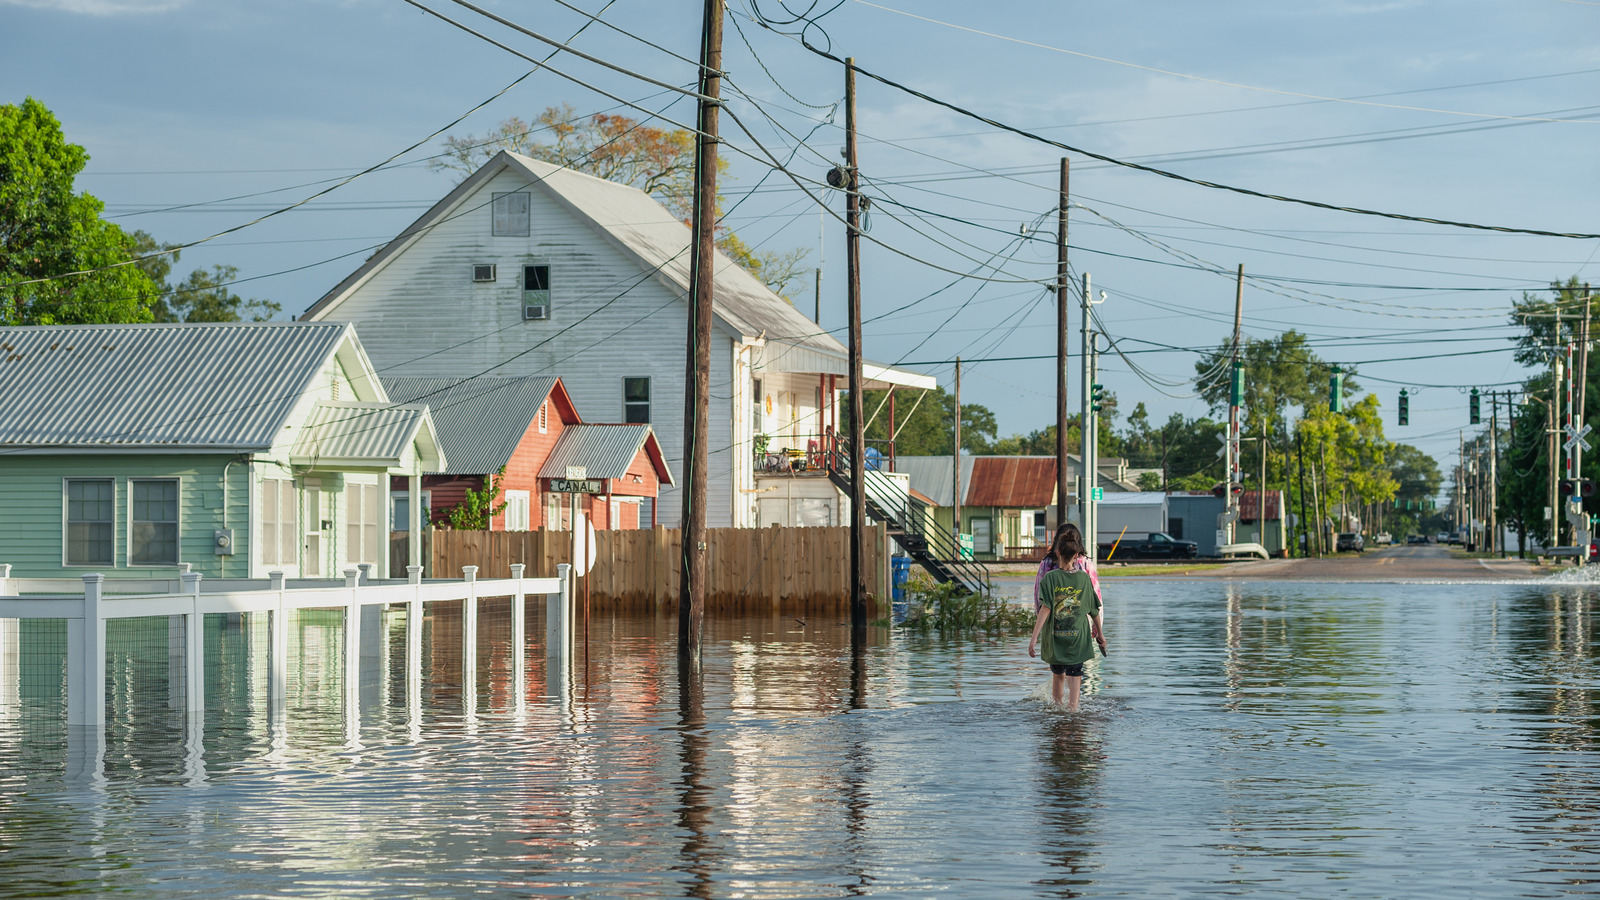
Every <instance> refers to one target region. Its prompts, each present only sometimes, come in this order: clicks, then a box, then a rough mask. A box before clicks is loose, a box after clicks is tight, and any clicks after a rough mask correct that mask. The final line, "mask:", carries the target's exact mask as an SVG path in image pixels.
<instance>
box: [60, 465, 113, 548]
mask: <svg viewBox="0 0 1600 900" xmlns="http://www.w3.org/2000/svg"><path fill="white" fill-rule="evenodd" d="M65 495H66V497H65V505H66V513H67V514H66V521H67V530H66V542H67V549H66V553H65V554H64V555H65V560H64V561H65V563H66V564H67V565H69V566H109V565H113V564H115V562H116V529H117V482H116V481H115V480H114V479H111V478H68V479H67V481H66V487H65Z"/></svg>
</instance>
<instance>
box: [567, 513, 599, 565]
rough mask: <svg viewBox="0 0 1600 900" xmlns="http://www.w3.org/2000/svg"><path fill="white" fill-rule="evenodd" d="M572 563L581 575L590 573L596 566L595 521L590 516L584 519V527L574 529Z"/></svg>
mask: <svg viewBox="0 0 1600 900" xmlns="http://www.w3.org/2000/svg"><path fill="white" fill-rule="evenodd" d="M572 543H573V547H572V551H573V552H572V557H573V559H572V565H573V568H574V569H575V570H576V571H577V574H579V575H587V574H589V570H590V569H593V568H594V559H595V547H594V523H593V522H591V521H589V519H588V517H585V518H584V519H583V527H581V528H576V529H573V535H572Z"/></svg>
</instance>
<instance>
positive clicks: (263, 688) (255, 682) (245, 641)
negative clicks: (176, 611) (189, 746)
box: [203, 612, 271, 755]
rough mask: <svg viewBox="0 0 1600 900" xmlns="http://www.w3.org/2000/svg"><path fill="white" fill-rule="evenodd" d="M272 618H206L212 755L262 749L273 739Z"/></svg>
mask: <svg viewBox="0 0 1600 900" xmlns="http://www.w3.org/2000/svg"><path fill="white" fill-rule="evenodd" d="M270 616H271V614H270V613H267V612H247V613H212V614H208V615H207V616H206V617H205V631H204V640H203V652H204V659H205V686H206V693H205V701H206V710H205V740H206V747H207V752H208V753H212V754H215V753H217V752H219V751H221V752H223V754H224V755H231V753H232V751H235V750H242V749H244V748H249V747H252V746H259V745H260V744H261V743H262V742H263V741H265V740H266V739H267V736H268V726H269V715H270V714H269V710H268V707H267V697H268V689H269V687H270V672H269V667H270V666H271V653H270V650H271V643H270V641H271V638H270V630H269V625H270V621H271V619H270Z"/></svg>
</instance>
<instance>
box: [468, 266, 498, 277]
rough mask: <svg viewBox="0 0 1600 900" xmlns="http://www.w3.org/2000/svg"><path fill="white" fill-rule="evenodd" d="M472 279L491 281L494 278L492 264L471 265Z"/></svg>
mask: <svg viewBox="0 0 1600 900" xmlns="http://www.w3.org/2000/svg"><path fill="white" fill-rule="evenodd" d="M472 280H473V281H493V280H494V266H493V265H492V264H491V265H487V266H473V267H472Z"/></svg>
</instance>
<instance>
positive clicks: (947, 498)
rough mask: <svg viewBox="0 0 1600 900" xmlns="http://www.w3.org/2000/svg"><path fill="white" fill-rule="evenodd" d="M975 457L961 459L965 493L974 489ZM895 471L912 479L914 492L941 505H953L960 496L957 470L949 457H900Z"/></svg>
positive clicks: (896, 459) (896, 460) (896, 461)
mask: <svg viewBox="0 0 1600 900" xmlns="http://www.w3.org/2000/svg"><path fill="white" fill-rule="evenodd" d="M972 465H973V457H970V456H966V455H963V456H962V457H961V487H962V493H965V492H966V491H967V489H969V488H970V487H971V486H972ZM894 470H895V471H896V472H904V473H906V474H907V475H909V476H911V489H912V490H914V491H917V492H919V493H921V494H923V495H924V496H926V497H927V498H928V499H929V500H932V501H933V502H934V503H935V504H936V505H938V506H951V505H953V504H954V500H955V496H956V475H955V467H954V466H952V465H951V464H950V457H948V456H897V457H895V459H894Z"/></svg>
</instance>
